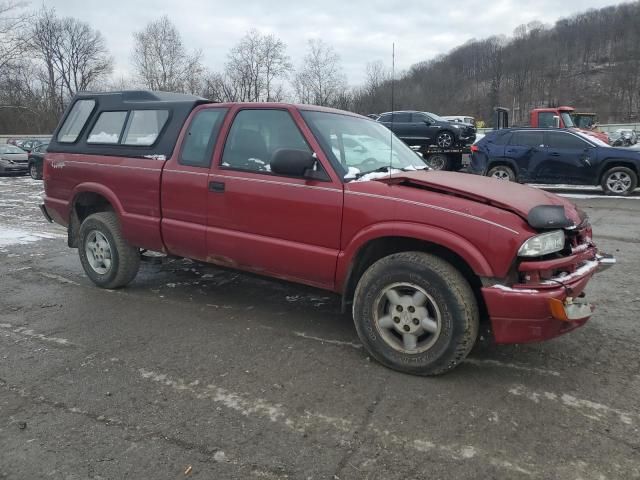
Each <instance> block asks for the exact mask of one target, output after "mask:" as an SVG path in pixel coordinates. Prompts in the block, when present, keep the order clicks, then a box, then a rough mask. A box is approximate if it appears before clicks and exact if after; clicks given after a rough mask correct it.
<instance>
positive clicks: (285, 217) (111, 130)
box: [42, 91, 614, 375]
mask: <svg viewBox="0 0 640 480" xmlns="http://www.w3.org/2000/svg"><path fill="white" fill-rule="evenodd" d="M427 170H428V169H427V167H426V165H425V164H424V162H423V161H422V159H421V158H420V157H419V156H418V155H417V154H416V153H414V152H413V151H412V150H411V149H410V148H408V147H407V146H405V145H404V143H402V142H401V141H400V140H398V139H397V138H396V137H394V136H393V134H392V133H391V132H390V131H389V130H388V129H387V128H386V127H384V126H383V125H381V124H380V123H377V122H375V121H373V120H371V119H368V118H365V117H361V116H359V115H355V114H352V113H348V112H343V111H339V110H333V109H328V108H321V107H315V106H310V105H289V104H276V103H264V104H259V103H245V104H231V103H229V104H217V103H210V102H208V101H206V100H204V99H202V98H198V97H192V96H187V95H178V94H169V93H155V92H147V91H128V92H117V93H107V94H80V95H78V96H76V97H75V98H74V99H73V101H72V103H71V104H70V106H69V108H68V109H67V111H66V112H65V114H64V116H63V118H62V120H61V122H60V125H59V126H58V128H57V129H56V131H55V133H54V135H53V138H52V140H51V143H50V144H49V148H48V153H47V154H46V157H45V165H44V185H45V199H44V205H43V206H42V210H43V213H44V215H45V216H46V217H47V219H49V220H50V221H51V220H53V221H55V222H57V223H59V224H61V225H64V226H66V227H68V244H69V246H70V247H73V248H78V251H79V256H80V261H81V262H82V266H83V267H84V270H85V272H86V274H87V276H88V277H89V278H90V279H91V280H92V281H93V282H94V283H95V284H96V285H98V286H100V287H104V288H118V287H123V286H124V285H126V284H128V283H129V282H131V281H132V280H133V279H134V278H135V276H136V273H137V271H138V268H139V265H140V252H141V250H143V249H146V250H152V251H157V252H163V253H165V254H167V255H173V256H179V257H187V258H191V259H196V260H199V261H202V262H207V263H212V264H217V265H222V266H225V267H233V268H237V269H241V270H247V271H252V272H256V273H259V274H262V275H267V276H272V277H277V278H281V279H286V280H289V281H293V282H300V283H304V284H308V285H312V286H315V287H319V288H322V289H326V290H330V291H333V292H336V293H338V294H341V295H342V298H343V306H344V307H345V308H346V307H347V306H348V305H352V309H353V318H354V322H355V326H356V330H357V333H358V335H359V337H360V339H361V341H362V342H363V344H364V346H365V347H366V349H367V350H368V351H369V352H370V353H371V355H372V356H373V357H375V358H376V359H378V360H379V361H380V362H381V363H383V364H384V365H387V366H389V367H391V368H394V369H397V370H401V371H404V372H408V373H415V374H421V375H432V374H439V373H443V372H446V371H448V370H450V369H451V368H453V367H454V366H456V365H457V364H458V363H460V362H461V361H462V360H463V359H464V358H465V356H466V355H467V354H468V352H469V351H470V350H471V348H472V346H473V345H474V343H475V341H476V337H477V335H478V330H479V327H480V324H481V323H483V322H486V323H487V325H488V326H490V327H491V329H492V332H493V337H494V338H495V340H496V341H497V342H498V343H520V342H532V341H539V340H544V339H548V338H551V337H554V336H557V335H559V334H562V333H564V332H567V331H569V330H572V329H574V328H576V327H578V326H580V325H583V324H584V323H585V322H586V321H587V320H588V318H589V317H590V315H591V313H592V306H591V305H590V304H589V303H587V301H586V300H585V297H584V293H583V291H584V289H585V286H586V285H587V283H588V282H589V279H590V278H591V277H592V275H593V274H594V272H596V270H598V269H600V268H604V267H606V266H608V265H610V264H611V263H613V262H614V260H613V259H612V258H610V257H604V256H601V255H599V254H598V252H597V249H596V247H595V246H594V244H593V242H592V239H591V227H590V225H589V222H588V220H587V217H586V215H585V214H584V213H583V212H581V211H580V210H578V209H577V208H576V207H575V206H574V205H573V204H571V203H570V202H568V201H567V200H565V199H563V198H561V197H558V196H556V195H553V194H550V193H547V192H544V191H542V190H538V189H534V188H530V187H526V186H522V185H518V184H514V183H504V182H499V181H497V180H494V179H490V178H483V177H477V176H473V175H466V174H461V173H450V172H432V171H427Z"/></svg>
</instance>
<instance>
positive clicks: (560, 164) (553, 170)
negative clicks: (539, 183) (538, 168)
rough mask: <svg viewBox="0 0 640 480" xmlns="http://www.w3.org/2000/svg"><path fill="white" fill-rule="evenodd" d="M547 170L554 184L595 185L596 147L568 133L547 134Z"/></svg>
mask: <svg viewBox="0 0 640 480" xmlns="http://www.w3.org/2000/svg"><path fill="white" fill-rule="evenodd" d="M545 135H546V140H545V145H546V154H547V161H546V162H545V168H546V169H548V172H547V176H548V177H549V179H550V181H553V182H554V183H572V184H593V183H595V175H596V171H595V167H594V163H595V158H596V154H595V147H593V146H592V145H591V144H589V143H587V142H586V141H585V140H583V139H581V138H579V137H578V136H577V135H574V134H572V133H569V132H567V131H555V132H546V134H545Z"/></svg>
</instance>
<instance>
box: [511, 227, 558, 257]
mask: <svg viewBox="0 0 640 480" xmlns="http://www.w3.org/2000/svg"><path fill="white" fill-rule="evenodd" d="M564 240H565V238H564V232H563V231H562V230H554V231H552V232H547V233H541V234H540V235H536V236H535V237H531V238H530V239H528V240H527V241H526V242H524V243H523V244H522V246H521V247H520V249H519V250H518V256H519V257H542V256H544V255H548V254H550V253H555V252H559V251H560V250H562V249H563V248H564Z"/></svg>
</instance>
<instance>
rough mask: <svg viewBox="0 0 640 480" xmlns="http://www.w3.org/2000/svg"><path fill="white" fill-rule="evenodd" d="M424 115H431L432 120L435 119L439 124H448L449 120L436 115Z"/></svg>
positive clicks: (429, 113) (428, 113)
mask: <svg viewBox="0 0 640 480" xmlns="http://www.w3.org/2000/svg"><path fill="white" fill-rule="evenodd" d="M424 113H426V114H427V115H429V116H430V117H431V118H433V119H434V120H435V121H437V122H448V120H445V119H444V118H442V117H441V116H440V115H436V114H435V113H431V112H424Z"/></svg>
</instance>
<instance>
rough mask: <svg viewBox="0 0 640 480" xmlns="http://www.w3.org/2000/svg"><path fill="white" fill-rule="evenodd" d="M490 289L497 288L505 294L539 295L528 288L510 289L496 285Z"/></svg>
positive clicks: (536, 291)
mask: <svg viewBox="0 0 640 480" xmlns="http://www.w3.org/2000/svg"><path fill="white" fill-rule="evenodd" d="M489 288H497V289H498V290H502V291H504V292H513V293H539V291H538V290H529V289H526V288H509V287H507V286H506V285H500V284H499V283H496V284H495V285H491V286H490V287H489Z"/></svg>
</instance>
